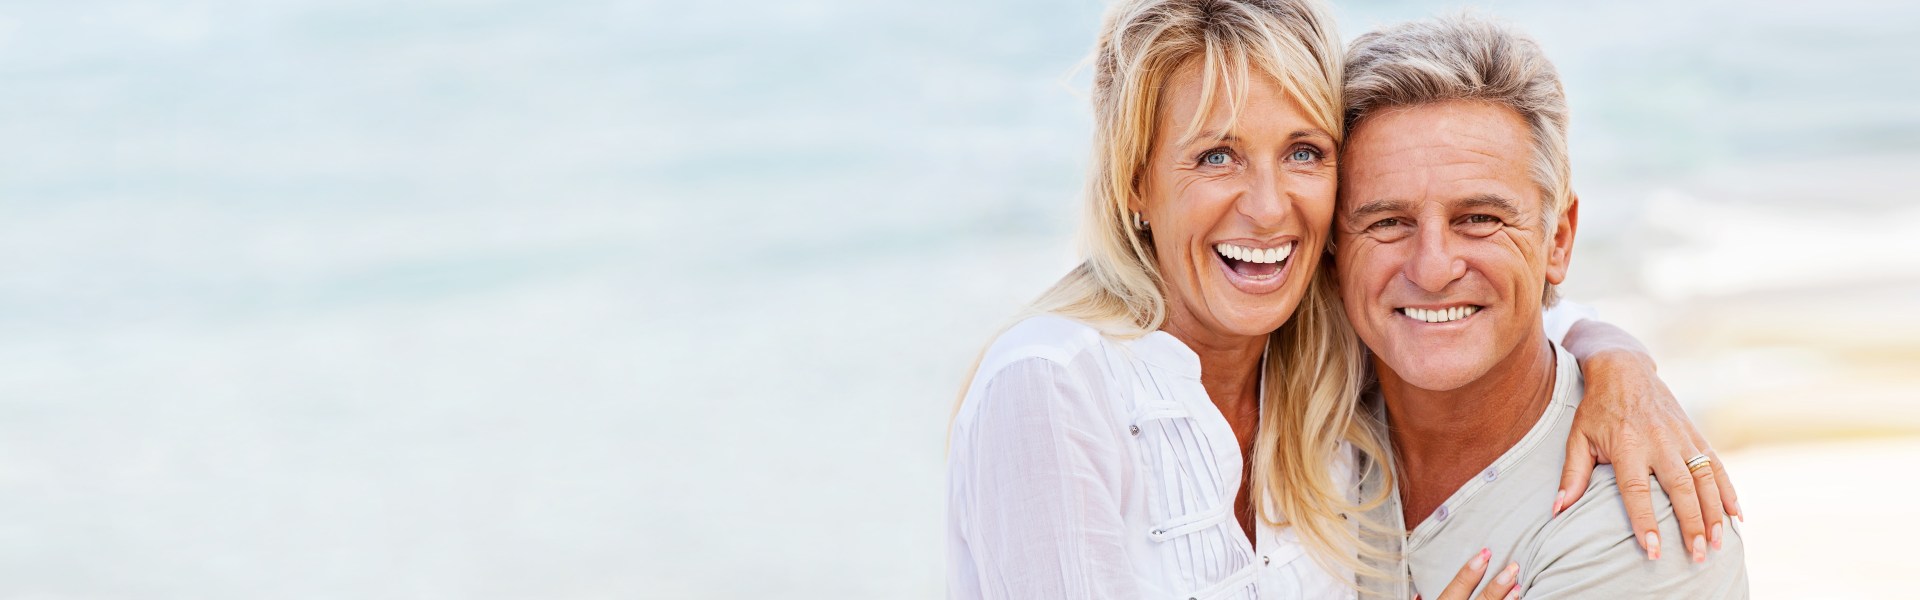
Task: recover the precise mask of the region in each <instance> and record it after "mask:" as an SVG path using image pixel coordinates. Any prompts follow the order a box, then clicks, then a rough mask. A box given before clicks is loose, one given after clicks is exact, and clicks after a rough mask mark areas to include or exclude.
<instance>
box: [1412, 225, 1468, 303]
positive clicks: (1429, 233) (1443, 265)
mask: <svg viewBox="0 0 1920 600" xmlns="http://www.w3.org/2000/svg"><path fill="white" fill-rule="evenodd" d="M1414 236H1415V238H1414V244H1413V256H1412V257H1411V258H1410V259H1409V260H1408V261H1407V268H1406V276H1407V279H1408V280H1409V281H1412V282H1413V284H1414V285H1417V286H1420V289H1423V290H1426V291H1429V292H1439V291H1442V290H1445V289H1446V287H1447V284H1449V283H1453V281H1454V280H1456V279H1459V278H1461V277H1465V276H1466V274H1467V261H1466V260H1465V259H1463V258H1461V257H1460V256H1459V255H1458V254H1456V253H1455V248H1454V240H1453V230H1452V229H1451V228H1449V227H1447V222H1446V219H1441V218H1435V219H1423V220H1422V221H1421V223H1420V226H1419V228H1418V229H1416V230H1415V232H1414Z"/></svg>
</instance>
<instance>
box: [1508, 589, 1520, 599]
mask: <svg viewBox="0 0 1920 600" xmlns="http://www.w3.org/2000/svg"><path fill="white" fill-rule="evenodd" d="M1507 600H1520V588H1513V589H1511V590H1507Z"/></svg>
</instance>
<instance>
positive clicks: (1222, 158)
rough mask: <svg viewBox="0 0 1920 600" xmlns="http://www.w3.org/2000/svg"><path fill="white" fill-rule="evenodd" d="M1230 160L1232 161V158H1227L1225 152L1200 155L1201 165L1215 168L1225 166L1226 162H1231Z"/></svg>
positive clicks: (1215, 151) (1218, 151)
mask: <svg viewBox="0 0 1920 600" xmlns="http://www.w3.org/2000/svg"><path fill="white" fill-rule="evenodd" d="M1231 160H1233V157H1231V156H1227V153H1226V151H1225V150H1213V151H1210V152H1207V153H1206V154H1202V155H1200V162H1201V163H1204V164H1207V165H1211V166H1215V167H1218V166H1221V165H1225V164H1227V162H1228V161H1231Z"/></svg>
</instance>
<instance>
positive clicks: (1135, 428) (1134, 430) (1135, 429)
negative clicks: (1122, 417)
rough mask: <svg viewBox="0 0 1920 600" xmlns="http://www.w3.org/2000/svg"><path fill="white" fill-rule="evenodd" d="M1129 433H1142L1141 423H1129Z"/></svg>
mask: <svg viewBox="0 0 1920 600" xmlns="http://www.w3.org/2000/svg"><path fill="white" fill-rule="evenodd" d="M1127 433H1128V434H1130V435H1140V426H1139V425H1128V426H1127Z"/></svg>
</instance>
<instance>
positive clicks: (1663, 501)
mask: <svg viewBox="0 0 1920 600" xmlns="http://www.w3.org/2000/svg"><path fill="white" fill-rule="evenodd" d="M1554 354H1555V357H1556V360H1555V362H1556V363H1557V365H1556V367H1555V368H1556V371H1555V376H1554V385H1553V400H1552V402H1550V403H1548V405H1547V409H1546V412H1545V413H1544V414H1542V415H1540V421H1539V422H1537V423H1535V424H1534V426H1533V428H1532V429H1531V430H1529V431H1528V432H1527V435H1526V436H1525V437H1523V438H1521V440H1520V442H1519V443H1517V444H1514V446H1513V447H1512V448H1511V449H1508V450H1507V452H1506V454H1502V455H1501V456H1500V458H1499V459H1498V460H1495V461H1494V462H1493V464H1492V465H1491V466H1488V467H1487V468H1486V470H1485V471H1482V472H1481V473H1480V475H1479V476H1477V477H1474V478H1473V479H1472V480H1471V481H1468V482H1467V483H1466V484H1465V485H1462V486H1461V487H1460V489H1459V490H1456V491H1454V493H1453V495H1452V496H1451V497H1449V498H1447V501H1446V503H1444V504H1441V505H1440V507H1439V508H1437V509H1435V510H1434V512H1433V514H1432V515H1430V516H1428V517H1427V519H1426V520H1425V521H1422V522H1421V523H1420V526H1419V527H1415V528H1414V529H1413V531H1411V532H1409V533H1408V534H1407V535H1406V536H1405V537H1400V536H1390V538H1391V539H1384V540H1382V539H1369V540H1368V542H1369V543H1370V544H1374V545H1375V547H1385V548H1392V549H1394V550H1397V551H1401V552H1404V558H1403V560H1402V561H1401V563H1400V564H1399V565H1375V566H1381V567H1383V569H1384V570H1386V571H1387V572H1389V573H1399V574H1400V575H1401V577H1400V578H1399V581H1393V580H1383V579H1374V578H1362V579H1361V582H1360V583H1361V587H1362V588H1363V589H1364V590H1365V591H1366V592H1367V593H1368V595H1370V596H1372V597H1384V598H1396V599H1404V598H1410V597H1412V595H1413V593H1414V592H1419V594H1420V596H1421V597H1423V598H1437V597H1439V595H1440V591H1441V590H1442V589H1444V588H1446V585H1447V582H1449V581H1451V580H1452V579H1453V576H1454V574H1455V573H1458V572H1459V571H1460V567H1461V566H1463V565H1465V564H1467V561H1468V560H1469V559H1471V558H1473V555H1474V554H1476V553H1478V552H1479V551H1480V549H1481V548H1483V547H1484V548H1487V549H1489V550H1492V552H1493V562H1492V563H1491V564H1490V565H1489V567H1488V569H1487V573H1488V577H1487V580H1488V581H1491V580H1492V574H1494V573H1498V572H1499V570H1500V569H1501V568H1504V567H1505V566H1506V564H1507V563H1508V562H1518V563H1520V585H1519V588H1518V589H1519V590H1520V596H1521V597H1523V598H1746V597H1747V567H1746V556H1745V549H1744V546H1743V543H1742V541H1741V539H1740V530H1739V527H1738V526H1736V525H1734V524H1733V523H1734V521H1733V520H1732V519H1728V520H1727V523H1728V526H1727V530H1726V539H1725V547H1724V549H1723V550H1712V549H1711V548H1709V549H1708V551H1707V562H1706V563H1704V564H1694V563H1693V562H1692V560H1691V559H1690V558H1689V557H1690V554H1689V553H1688V551H1687V550H1686V548H1687V542H1686V541H1683V540H1682V539H1681V538H1680V524H1679V521H1678V520H1676V519H1675V517H1674V514H1673V505H1672V504H1671V503H1669V502H1668V500H1667V496H1666V494H1664V493H1662V492H1660V491H1659V489H1658V486H1655V491H1654V496H1653V503H1654V510H1655V511H1656V513H1657V514H1658V515H1659V517H1660V560H1653V561H1650V560H1647V558H1646V554H1645V553H1644V552H1642V551H1641V549H1640V544H1639V542H1638V541H1636V539H1635V537H1634V531H1633V528H1632V525H1631V523H1630V522H1629V521H1628V520H1627V510H1626V506H1625V505H1624V504H1622V503H1621V499H1620V491H1619V489H1618V488H1617V487H1616V486H1615V485H1614V477H1613V468H1612V467H1611V466H1604V465H1603V466H1601V467H1600V468H1599V469H1598V470H1596V471H1594V473H1593V479H1592V482H1591V483H1590V484H1588V485H1587V491H1586V493H1585V494H1584V495H1582V496H1581V497H1580V501H1579V502H1575V503H1574V504H1573V506H1571V507H1568V508H1567V509H1566V510H1565V511H1563V512H1561V513H1560V516H1558V517H1554V516H1553V515H1552V513H1553V495H1554V492H1555V491H1556V490H1557V489H1558V487H1559V482H1560V470H1561V467H1562V466H1564V465H1565V463H1566V440H1567V433H1568V432H1569V431H1570V430H1571V427H1572V423H1573V412H1574V407H1576V406H1578V405H1579V404H1580V397H1581V394H1582V392H1583V391H1584V388H1585V384H1584V383H1583V381H1582V379H1581V376H1580V366H1579V363H1577V362H1575V361H1574V359H1573V356H1572V355H1569V354H1568V353H1567V351H1566V350H1565V349H1564V348H1561V347H1560V346H1559V345H1558V344H1555V345H1554ZM1371 401H1372V403H1373V408H1374V409H1376V410H1380V404H1379V402H1380V400H1379V398H1378V396H1377V395H1376V396H1375V397H1373V398H1372V399H1371ZM1366 471H1368V472H1367V474H1366V478H1365V479H1364V480H1363V481H1362V483H1361V492H1362V494H1363V495H1362V497H1363V498H1365V497H1372V494H1373V493H1375V490H1379V489H1381V487H1382V486H1384V485H1388V484H1389V483H1390V482H1387V481H1385V480H1384V478H1383V476H1382V474H1381V473H1380V471H1381V470H1380V469H1366ZM1389 498H1390V499H1389V501H1388V502H1387V504H1386V505H1384V506H1382V507H1381V508H1380V509H1379V510H1378V511H1376V512H1374V513H1371V515H1372V516H1373V517H1374V518H1375V519H1378V520H1379V522H1382V523H1386V524H1387V525H1389V526H1391V527H1393V528H1395V529H1396V530H1402V531H1404V530H1405V526H1404V522H1403V520H1402V519H1401V509H1400V502H1399V495H1398V494H1394V495H1391V496H1389ZM1409 580H1410V581H1409ZM1409 584H1410V587H1409Z"/></svg>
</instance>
